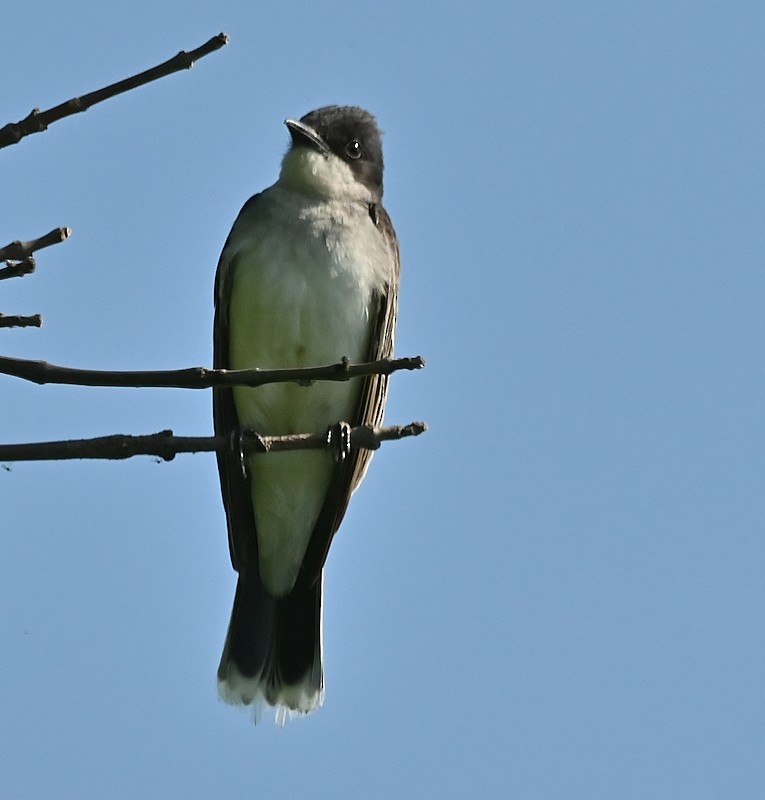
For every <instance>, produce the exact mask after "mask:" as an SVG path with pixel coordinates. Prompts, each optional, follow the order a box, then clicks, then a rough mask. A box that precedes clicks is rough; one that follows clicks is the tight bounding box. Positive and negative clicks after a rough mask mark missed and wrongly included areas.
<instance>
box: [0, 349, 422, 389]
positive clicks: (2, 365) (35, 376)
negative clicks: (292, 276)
mask: <svg viewBox="0 0 765 800" xmlns="http://www.w3.org/2000/svg"><path fill="white" fill-rule="evenodd" d="M423 366H425V360H424V359H423V358H422V357H421V356H414V357H407V358H382V359H380V360H379V361H372V362H369V363H366V364H351V363H349V362H348V360H347V359H343V360H342V361H341V362H340V363H338V364H330V365H328V366H323V367H304V368H302V369H240V370H230V369H208V368H207V367H189V368H187V369H173V370H144V371H139V372H113V371H107V370H92V369H73V368H71V367H60V366H56V365H55V364H48V363H47V362H46V361H28V360H26V359H21V358H10V357H8V356H0V373H4V374H6V375H13V376H15V377H17V378H22V379H23V380H27V381H32V382H33V383H38V384H41V385H42V384H45V383H65V384H70V385H76V386H112V387H114V386H118V387H132V388H144V387H151V388H171V389H209V388H210V387H212V386H262V385H263V384H266V383H289V382H291V381H297V382H299V383H310V382H312V381H317V380H321V381H347V380H350V379H351V378H356V377H359V376H361V375H390V374H391V373H392V372H396V371H397V370H402V369H408V370H412V369H420V368H421V367H423Z"/></svg>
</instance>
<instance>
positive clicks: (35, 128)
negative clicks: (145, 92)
mask: <svg viewBox="0 0 765 800" xmlns="http://www.w3.org/2000/svg"><path fill="white" fill-rule="evenodd" d="M227 43H228V36H226V34H225V33H219V34H218V35H217V36H213V38H212V39H210V40H209V41H208V42H205V43H204V44H203V45H202V46H201V47H198V48H197V49H196V50H192V51H191V52H189V53H187V52H185V51H183V50H181V52H180V53H178V55H176V56H173V58H171V59H169V60H168V61H165V62H164V63H162V64H159V65H157V66H156V67H152V68H151V69H148V70H146V71H145V72H140V73H138V74H137V75H132V76H131V77H129V78H125V80H122V81H118V82H117V83H113V84H111V85H110V86H105V87H104V88H103V89H98V90H96V91H95V92H90V93H89V94H85V95H82V96H81V97H73V98H72V99H71V100H67V101H66V102H65V103H61V104H60V105H57V106H55V107H54V108H49V109H48V110H47V111H40V110H39V109H37V108H35V109H33V110H32V112H31V113H30V114H29V116H27V117H25V118H24V119H22V120H21V121H20V122H15V123H14V122H11V123H8V124H7V125H5V126H4V127H3V128H0V148H3V147H7V146H8V145H11V144H16V143H17V142H19V141H20V140H21V139H23V138H24V137H25V136H29V135H30V134H32V133H39V132H40V131H44V130H45V129H46V128H47V127H48V125H50V124H51V123H52V122H56V121H57V120H60V119H63V118H64V117H68V116H70V115H71V114H77V113H79V112H80V111H86V110H87V109H89V108H90V107H91V106H94V105H95V104H96V103H102V102H103V101H104V100H108V99H109V98H110V97H115V96H116V95H118V94H122V93H123V92H129V91H130V90H131V89H135V88H137V87H138V86H143V85H144V84H146V83H150V82H151V81H155V80H157V79H158V78H164V77H165V76H166V75H170V74H171V73H173V72H178V71H179V70H182V69H188V68H189V67H191V66H192V65H193V64H194V62H195V61H196V60H197V59H200V58H202V57H203V56H206V55H208V54H209V53H213V52H215V51H216V50H219V49H220V48H221V47H223V46H224V45H225V44H227Z"/></svg>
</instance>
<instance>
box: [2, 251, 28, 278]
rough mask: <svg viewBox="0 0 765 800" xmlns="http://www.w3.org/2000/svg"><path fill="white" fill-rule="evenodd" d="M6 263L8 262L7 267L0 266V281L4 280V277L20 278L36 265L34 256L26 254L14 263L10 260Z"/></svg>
mask: <svg viewBox="0 0 765 800" xmlns="http://www.w3.org/2000/svg"><path fill="white" fill-rule="evenodd" d="M6 263H7V264H8V266H7V267H2V268H0V281H4V280H5V279H6V278H22V277H24V275H31V274H32V273H33V272H34V271H35V267H36V266H37V265H36V264H35V259H34V256H27V257H26V258H24V259H22V260H21V261H16V262H15V263H11V262H10V261H8V262H6Z"/></svg>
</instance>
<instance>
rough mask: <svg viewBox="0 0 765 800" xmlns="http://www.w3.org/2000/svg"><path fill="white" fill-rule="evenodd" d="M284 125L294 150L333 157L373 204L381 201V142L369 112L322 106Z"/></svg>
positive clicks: (352, 108) (353, 108)
mask: <svg viewBox="0 0 765 800" xmlns="http://www.w3.org/2000/svg"><path fill="white" fill-rule="evenodd" d="M285 124H286V125H287V127H288V128H289V131H290V136H291V137H292V147H293V148H298V147H308V148H310V149H313V150H315V151H318V152H320V153H325V154H328V153H333V154H334V155H336V156H337V157H338V158H340V159H342V160H343V161H344V162H345V163H346V164H348V166H349V167H350V168H351V171H352V172H353V175H354V177H355V179H356V180H357V181H358V182H359V183H361V184H362V185H364V186H365V187H366V188H367V189H369V191H370V192H371V194H372V196H373V198H374V199H375V200H376V201H378V202H379V201H380V200H381V199H382V192H383V155H382V141H381V138H380V130H379V128H378V127H377V122H376V121H375V118H374V117H373V116H372V115H371V114H370V113H369V112H368V111H365V110H364V109H363V108H357V107H356V106H324V107H323V108H317V109H316V110H315V111H310V112H309V113H308V114H306V115H305V116H304V117H301V118H300V120H299V121H295V120H291V119H288V120H287V121H286V123H285Z"/></svg>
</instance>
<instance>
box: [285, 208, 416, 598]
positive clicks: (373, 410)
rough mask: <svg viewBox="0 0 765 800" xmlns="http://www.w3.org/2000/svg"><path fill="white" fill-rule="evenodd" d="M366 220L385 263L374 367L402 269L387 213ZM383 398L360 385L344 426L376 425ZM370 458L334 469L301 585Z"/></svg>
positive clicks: (319, 563)
mask: <svg viewBox="0 0 765 800" xmlns="http://www.w3.org/2000/svg"><path fill="white" fill-rule="evenodd" d="M369 214H370V216H371V217H372V221H373V222H374V223H375V225H376V226H377V230H378V231H379V232H380V235H381V236H382V237H383V239H384V241H385V244H386V247H387V249H388V253H389V257H390V271H389V278H388V281H387V283H386V285H385V287H384V288H383V290H382V292H381V293H380V295H379V296H378V298H377V303H378V307H377V319H376V323H375V329H374V333H373V335H372V340H371V344H370V348H369V353H368V359H369V360H370V361H376V360H377V359H380V358H388V357H390V356H391V355H393V341H394V336H395V329H396V314H397V310H398V284H399V275H400V270H401V263H400V259H399V251H398V239H397V238H396V232H395V231H394V229H393V224H392V223H391V221H390V217H389V216H388V213H387V212H386V211H385V209H384V208H383V207H382V205H380V204H378V203H372V204H370V206H369ZM387 392H388V376H387V375H369V376H368V377H367V378H365V379H364V385H363V388H362V390H361V394H360V397H359V404H358V407H357V409H356V413H355V415H354V417H353V419H351V420H345V421H346V422H349V423H350V424H351V425H352V426H356V425H380V424H381V423H382V419H383V412H384V410H385V398H386V395H387ZM371 458H372V451H371V450H357V449H354V450H352V451H351V453H350V455H349V456H348V457H347V458H346V459H345V460H344V461H343V462H341V463H339V464H337V465H336V468H335V474H334V476H333V478H332V481H331V483H330V486H329V491H328V492H327V496H326V498H325V500H324V504H323V506H322V509H321V512H320V513H319V518H318V520H317V522H316V526H315V527H314V530H313V533H312V534H311V539H310V541H309V543H308V548H307V550H306V554H305V557H304V559H303V564H302V566H301V568H300V576H299V579H300V580H304V581H307V582H308V583H313V582H315V581H316V580H318V579H319V576H320V575H321V570H322V567H323V566H324V561H325V560H326V558H327V553H328V552H329V546H330V544H331V542H332V537H333V536H334V535H335V532H336V531H337V529H338V528H339V527H340V523H341V522H342V520H343V516H344V515H345V512H346V509H347V508H348V503H349V501H350V499H351V495H352V494H353V492H354V490H355V489H356V487H357V486H358V485H359V483H361V480H362V478H363V477H364V474H365V473H366V470H367V467H368V466H369V461H370V459H371Z"/></svg>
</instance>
